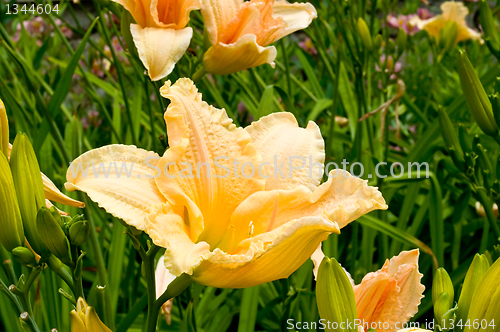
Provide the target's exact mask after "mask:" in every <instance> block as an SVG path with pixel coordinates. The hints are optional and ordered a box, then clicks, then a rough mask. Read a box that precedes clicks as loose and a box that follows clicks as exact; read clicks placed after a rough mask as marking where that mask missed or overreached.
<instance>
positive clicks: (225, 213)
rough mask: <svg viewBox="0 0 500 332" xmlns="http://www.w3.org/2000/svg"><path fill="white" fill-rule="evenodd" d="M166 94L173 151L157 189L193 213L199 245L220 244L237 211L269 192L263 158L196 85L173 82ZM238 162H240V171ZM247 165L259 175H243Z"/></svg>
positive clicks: (164, 159) (163, 165)
mask: <svg viewBox="0 0 500 332" xmlns="http://www.w3.org/2000/svg"><path fill="white" fill-rule="evenodd" d="M161 95H162V96H163V97H165V98H168V99H170V100H171V103H170V105H169V107H168V109H167V111H166V112H165V122H166V123H167V133H168V141H169V145H170V148H169V149H168V150H167V151H166V152H165V155H164V156H163V157H162V159H161V160H160V162H159V163H158V167H160V169H161V170H162V173H161V175H160V176H159V177H158V178H157V179H156V184H157V186H158V188H159V189H160V191H161V192H162V193H163V194H164V195H165V197H167V199H168V200H169V201H170V202H171V203H172V204H175V205H179V204H180V205H184V206H186V207H187V208H188V212H189V217H190V218H189V223H190V232H191V233H190V235H191V239H192V240H193V242H196V241H206V242H208V243H210V244H211V245H215V244H217V243H218V242H219V241H220V239H221V237H222V235H223V234H224V232H225V231H226V228H227V225H228V223H229V220H230V216H231V213H232V212H233V211H234V209H235V208H236V207H237V206H238V205H239V204H240V203H241V202H242V201H243V200H244V199H245V198H246V197H248V196H249V195H250V194H252V193H254V192H256V191H259V190H263V189H264V185H265V180H264V179H262V178H260V177H259V175H258V172H257V170H256V168H257V165H258V164H259V163H260V161H261V157H260V155H259V153H258V151H257V150H256V148H255V147H254V146H253V145H252V144H251V138H250V135H249V134H248V133H247V132H246V131H245V130H244V129H243V128H236V126H235V125H234V124H233V123H232V120H231V119H230V118H228V117H227V115H226V112H225V111H224V110H219V109H216V108H214V107H211V106H209V105H208V104H206V103H205V102H203V101H202V100H201V94H199V93H198V91H197V89H196V87H195V86H194V84H193V82H192V81H191V80H189V79H186V78H184V79H179V80H178V81H177V82H176V83H175V84H174V85H173V86H170V82H167V83H166V84H165V85H164V86H163V87H162V88H161ZM234 160H237V162H239V163H240V166H238V170H236V171H235V166H234V164H233V161H234ZM245 164H246V165H247V166H252V169H254V171H255V172H254V174H253V175H252V174H251V173H250V172H251V169H250V167H247V168H248V169H247V170H246V171H245V169H244V170H243V171H242V170H241V168H242V167H243V165H245ZM189 167H191V170H192V171H191V172H189V171H188V170H189ZM187 197H188V198H189V200H187ZM190 201H192V202H194V206H193V204H191V203H190ZM197 211H200V212H201V214H199V213H197ZM192 218H194V220H193V219H192ZM200 218H203V220H200ZM202 232H203V233H202ZM198 237H199V238H198Z"/></svg>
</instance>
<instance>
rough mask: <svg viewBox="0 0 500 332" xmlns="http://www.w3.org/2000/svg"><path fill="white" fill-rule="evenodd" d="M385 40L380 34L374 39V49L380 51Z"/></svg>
mask: <svg viewBox="0 0 500 332" xmlns="http://www.w3.org/2000/svg"><path fill="white" fill-rule="evenodd" d="M382 42H383V38H382V35H381V34H378V35H376V36H375V38H373V49H374V50H379V49H380V48H381V47H382Z"/></svg>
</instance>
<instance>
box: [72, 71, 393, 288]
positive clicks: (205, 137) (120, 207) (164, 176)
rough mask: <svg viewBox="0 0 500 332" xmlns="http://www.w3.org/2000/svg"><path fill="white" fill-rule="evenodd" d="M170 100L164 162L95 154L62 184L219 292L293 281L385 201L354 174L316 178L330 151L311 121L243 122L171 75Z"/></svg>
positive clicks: (105, 151) (121, 153)
mask: <svg viewBox="0 0 500 332" xmlns="http://www.w3.org/2000/svg"><path fill="white" fill-rule="evenodd" d="M161 95H162V96H163V97H165V98H168V99H170V105H169V106H168V108H167V111H166V112H165V121H166V123H167V134H168V143H169V146H170V148H169V149H168V150H167V151H166V152H165V153H164V155H163V156H162V157H161V158H160V157H159V156H158V155H157V154H156V153H154V152H149V151H146V150H142V149H138V148H137V147H135V146H125V145H109V146H105V147H102V148H99V149H95V150H91V151H89V152H87V153H85V154H83V155H82V156H80V157H78V158H77V159H76V160H75V161H74V162H73V165H78V167H79V168H80V170H81V171H80V172H79V171H78V169H76V171H75V169H74V168H72V167H70V169H68V172H67V181H68V182H67V183H66V185H65V186H66V188H67V189H68V190H81V191H84V192H86V193H87V194H88V195H89V197H90V198H91V199H92V200H94V201H96V202H98V203H99V205H100V206H101V207H103V208H104V209H106V211H107V212H109V213H111V214H113V215H114V216H116V217H118V218H121V219H123V220H124V221H125V222H126V223H128V224H129V225H132V226H134V227H136V228H137V229H139V230H143V231H145V232H146V233H147V234H148V235H149V236H150V237H151V239H152V240H153V242H154V243H155V244H156V245H158V246H161V247H163V248H166V251H165V266H166V268H167V269H168V271H169V272H170V273H172V274H173V275H175V276H179V275H181V274H183V273H185V274H187V275H190V276H191V278H192V279H193V280H194V281H196V282H198V283H200V284H203V285H206V286H212V287H220V288H242V287H251V286H254V285H258V284H262V283H265V282H269V281H272V280H276V279H280V278H287V277H288V276H289V275H290V274H291V273H292V272H294V271H295V270H296V269H298V268H299V267H300V266H301V265H302V264H303V263H304V262H305V261H306V260H307V258H309V257H310V256H311V254H312V253H313V252H314V250H315V249H316V248H317V246H318V245H319V243H320V242H321V241H323V240H325V239H326V238H327V237H328V235H329V234H330V233H333V232H335V233H339V232H340V231H339V229H340V228H342V227H344V226H345V225H346V224H348V223H349V222H351V221H353V220H355V219H356V218H358V217H360V216H361V215H363V214H365V213H368V212H370V211H372V210H375V209H385V208H387V206H386V204H385V201H384V199H383V197H382V194H381V193H380V192H379V191H378V190H377V189H376V188H374V187H369V186H368V185H367V181H364V180H362V179H359V178H356V177H354V176H351V175H350V174H349V173H347V172H343V171H339V172H338V173H339V174H336V176H333V175H335V171H332V173H330V175H332V177H331V178H330V179H329V180H328V181H327V182H325V183H323V184H322V185H319V183H320V181H321V179H322V177H323V163H324V159H325V151H324V142H323V139H322V137H321V132H320V130H319V127H318V126H317V125H316V124H315V123H314V122H309V124H308V126H307V128H300V127H299V126H298V124H297V121H296V120H295V118H294V116H293V115H292V114H291V113H286V112H283V113H275V114H271V115H268V116H266V117H263V118H261V119H260V120H259V121H257V122H254V123H253V124H251V125H250V126H249V127H247V128H237V127H236V126H235V125H234V124H233V123H232V120H231V119H230V118H228V116H227V115H226V112H225V111H224V110H220V109H217V108H214V107H212V106H210V105H208V104H207V103H205V102H203V101H202V98H201V94H199V93H198V91H197V89H196V87H195V86H194V84H193V82H192V81H191V80H189V79H187V78H182V79H179V80H178V81H177V82H176V83H175V84H174V85H172V86H171V85H170V82H167V83H166V84H165V85H164V86H163V88H162V89H161ZM292 157H293V158H292ZM301 157H302V158H303V159H301ZM304 160H305V161H308V162H310V164H309V165H305V166H304V167H303V168H301V166H302V163H303V161H304ZM289 161H292V162H291V166H293V168H290V169H289V166H290V165H289ZM101 162H102V163H104V165H108V164H109V165H113V163H116V165H123V166H124V167H125V166H126V167H127V169H128V170H130V173H129V174H128V175H127V176H125V175H124V174H121V171H119V170H118V169H116V168H113V167H111V166H110V169H109V171H110V172H109V174H107V176H104V174H103V172H101V171H99V170H98V171H97V172H96V173H94V172H95V169H94V168H93V167H91V166H90V165H92V164H100V163H101ZM118 168H120V167H118ZM235 169H236V170H235ZM275 169H279V173H278V172H274V175H271V172H273V170H275ZM85 170H86V171H85ZM252 170H253V171H252ZM84 171H85V172H86V174H84ZM117 172H118V174H117ZM318 185H319V186H318Z"/></svg>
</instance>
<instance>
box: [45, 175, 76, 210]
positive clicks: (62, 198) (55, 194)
mask: <svg viewBox="0 0 500 332" xmlns="http://www.w3.org/2000/svg"><path fill="white" fill-rule="evenodd" d="M42 181H43V189H44V192H45V199H48V200H51V201H54V202H57V203H61V204H64V205H67V206H74V207H79V208H84V207H85V203H83V202H80V201H77V200H74V199H72V198H70V197H68V196H66V195H64V194H63V193H62V192H61V191H60V190H59V189H58V188H57V187H56V185H55V184H54V183H53V182H52V181H51V180H50V179H49V178H48V177H47V176H46V175H45V174H43V173H42Z"/></svg>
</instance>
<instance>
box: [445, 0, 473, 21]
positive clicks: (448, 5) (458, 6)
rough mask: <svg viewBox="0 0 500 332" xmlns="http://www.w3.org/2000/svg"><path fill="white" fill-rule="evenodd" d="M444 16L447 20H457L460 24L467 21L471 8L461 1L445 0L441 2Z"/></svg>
mask: <svg viewBox="0 0 500 332" xmlns="http://www.w3.org/2000/svg"><path fill="white" fill-rule="evenodd" d="M441 11H442V12H443V14H441V15H442V17H443V18H444V19H445V20H450V21H455V22H457V23H459V24H464V23H465V18H466V17H467V15H468V14H469V9H468V8H467V7H465V5H464V4H463V3H461V2H457V1H445V2H443V3H442V4H441Z"/></svg>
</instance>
